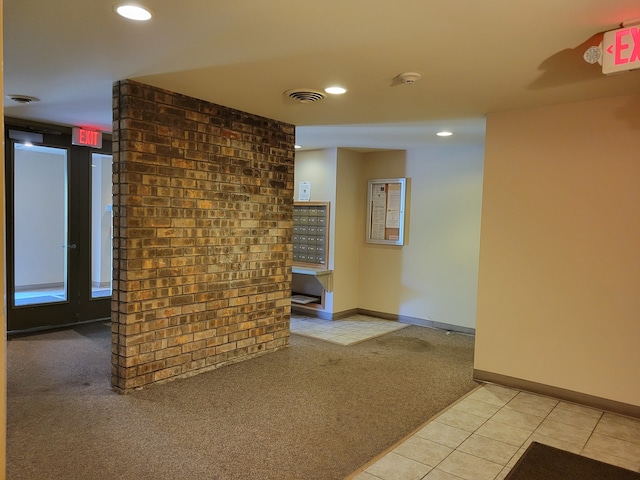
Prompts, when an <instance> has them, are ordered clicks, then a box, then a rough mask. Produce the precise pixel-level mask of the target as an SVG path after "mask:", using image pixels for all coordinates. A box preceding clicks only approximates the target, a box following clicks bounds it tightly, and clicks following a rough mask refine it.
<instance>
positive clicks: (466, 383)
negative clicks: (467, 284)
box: [7, 324, 476, 480]
mask: <svg viewBox="0 0 640 480" xmlns="http://www.w3.org/2000/svg"><path fill="white" fill-rule="evenodd" d="M473 341H474V340H473V337H469V336H464V335H447V334H446V333H445V332H443V331H438V330H432V329H427V328H422V327H415V326H410V327H407V328H405V329H402V330H399V331H397V332H393V333H390V334H387V335H385V336H382V337H378V338H375V339H373V340H369V341H366V342H362V343H359V344H357V345H354V346H349V347H345V346H340V345H333V344H331V343H328V342H323V341H319V340H315V339H311V338H306V337H301V336H297V335H292V337H291V347H290V348H288V349H285V350H282V351H279V352H276V353H272V354H268V355H264V356H262V357H259V358H256V359H253V360H249V361H246V362H243V363H239V364H235V365H231V366H227V367H223V368H220V369H218V370H215V371H212V372H208V373H204V374H201V375H197V376H194V377H191V378H187V379H181V380H177V381H174V382H171V383H166V384H163V385H154V386H150V387H147V388H145V389H143V390H140V391H137V392H134V393H133V394H130V395H124V396H123V395H118V394H116V393H114V392H112V390H111V388H110V384H109V379H110V349H111V344H110V329H109V326H108V325H107V324H90V325H84V326H78V327H76V328H74V329H68V330H61V331H53V332H47V333H40V334H37V335H31V336H24V337H17V338H12V339H10V340H9V342H8V347H7V356H8V359H7V361H8V372H7V375H8V399H7V400H8V413H7V415H8V418H7V429H8V434H7V474H8V477H7V478H9V479H12V480H18V479H20V480H27V479H47V480H54V479H65V480H69V479H78V480H80V479H83V480H86V479H92V480H100V479H136V480H146V479H153V480H163V479H171V480H175V479H176V478H180V479H220V480H234V479H261V480H265V479H278V480H283V479H291V480H294V479H295V480H299V479H318V480H334V479H335V480H339V479H342V478H344V477H345V476H347V475H348V474H350V473H351V472H353V471H354V470H356V469H357V468H358V467H359V466H361V465H363V464H364V463H366V462H367V461H369V460H370V459H371V458H372V457H374V456H375V455H377V454H379V453H380V452H382V451H383V450H385V449H386V448H388V447H389V446H391V445H392V444H394V443H395V442H397V441H398V440H400V439H401V438H402V437H404V436H405V435H407V434H408V433H410V432H411V431H412V430H414V429H415V428H417V427H418V426H419V425H421V424H422V423H423V422H425V421H426V420H427V419H428V418H430V417H431V416H433V415H435V414H436V413H437V412H439V411H440V410H442V409H443V408H445V407H446V406H447V405H449V404H451V403H452V402H454V401H455V400H456V399H457V398H459V397H461V396H462V395H464V394H465V393H467V392H468V391H470V390H471V389H473V388H474V387H475V386H476V384H475V382H473V381H472V378H471V377H472V368H473V366H472V362H473Z"/></svg>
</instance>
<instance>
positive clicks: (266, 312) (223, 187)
mask: <svg viewBox="0 0 640 480" xmlns="http://www.w3.org/2000/svg"><path fill="white" fill-rule="evenodd" d="M113 105H114V122H113V142H114V145H113V148H114V152H113V160H114V174H113V183H114V187H113V188H114V199H113V212H114V233H113V235H114V270H113V275H114V296H113V305H112V322H113V342H112V384H113V387H114V388H115V389H116V390H118V391H121V392H127V391H129V390H131V389H134V388H137V387H141V386H143V385H147V384H150V383H154V382H158V381H162V380H166V379H169V378H173V377H180V376H187V375H192V374H195V373H199V372H202V371H206V370H210V369H213V368H217V367H219V366H222V365H225V364H228V363H232V362H237V361H241V360H245V359H248V358H251V357H254V356H256V355H259V354H263V353H266V352H271V351H275V350H277V349H280V348H283V347H286V346H288V344H289V317H290V310H291V307H290V296H291V258H292V230H293V225H292V218H293V206H292V205H293V159H294V135H295V132H294V127H293V126H292V125H289V124H285V123H282V122H278V121H275V120H269V119H267V118H264V117H259V116H256V115H251V114H248V113H243V112H240V111H237V110H233V109H230V108H226V107H222V106H219V105H214V104H211V103H207V102H204V101H201V100H197V99H194V98H190V97H186V96H183V95H178V94H175V93H172V92H169V91H165V90H161V89H158V88H154V87H150V86H148V85H144V84H140V83H137V82H133V81H130V80H124V81H121V82H117V83H115V84H114V88H113Z"/></svg>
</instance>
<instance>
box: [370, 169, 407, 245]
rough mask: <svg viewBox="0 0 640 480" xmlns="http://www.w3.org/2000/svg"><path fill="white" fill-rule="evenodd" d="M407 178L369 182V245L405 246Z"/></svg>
mask: <svg viewBox="0 0 640 480" xmlns="http://www.w3.org/2000/svg"><path fill="white" fill-rule="evenodd" d="M406 183H407V182H406V178H380V179H374V180H369V186H368V188H367V192H368V199H367V238H366V242H367V243H383V244H387V245H403V244H404V207H405V194H406Z"/></svg>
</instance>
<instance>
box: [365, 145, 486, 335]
mask: <svg viewBox="0 0 640 480" xmlns="http://www.w3.org/2000/svg"><path fill="white" fill-rule="evenodd" d="M483 156H484V151H483V147H482V146H466V147H461V146H458V147H453V146H448V147H432V148H421V149H412V150H407V151H402V152H375V153H367V154H365V155H364V163H363V165H364V168H363V179H362V183H363V184H365V185H366V182H367V180H369V179H373V178H398V177H407V178H408V179H409V181H408V186H407V199H408V201H407V209H406V213H405V217H406V222H405V245H404V246H402V247H400V246H389V245H375V244H365V243H363V244H362V247H361V248H362V249H361V253H360V265H361V268H360V282H359V285H360V294H359V306H360V308H364V309H366V310H373V311H378V312H384V313H392V314H397V315H403V316H408V317H413V318H417V319H420V320H431V321H434V322H439V323H444V324H449V325H457V326H462V327H467V328H475V313H476V295H477V276H478V251H479V243H480V210H481V198H482V172H483ZM363 221H364V219H363V220H361V221H360V222H361V223H363Z"/></svg>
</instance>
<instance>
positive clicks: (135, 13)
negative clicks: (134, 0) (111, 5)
mask: <svg viewBox="0 0 640 480" xmlns="http://www.w3.org/2000/svg"><path fill="white" fill-rule="evenodd" d="M115 10H116V13H117V14H118V15H120V16H122V17H124V18H128V19H129V20H138V21H145V20H149V19H150V18H151V12H150V11H149V10H147V9H146V8H144V7H140V6H138V5H119V6H117V7H116V8H115Z"/></svg>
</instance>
